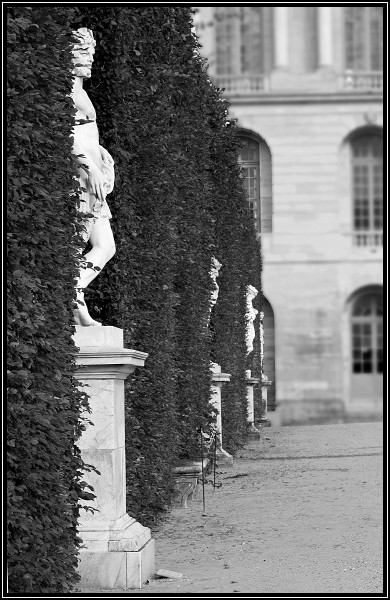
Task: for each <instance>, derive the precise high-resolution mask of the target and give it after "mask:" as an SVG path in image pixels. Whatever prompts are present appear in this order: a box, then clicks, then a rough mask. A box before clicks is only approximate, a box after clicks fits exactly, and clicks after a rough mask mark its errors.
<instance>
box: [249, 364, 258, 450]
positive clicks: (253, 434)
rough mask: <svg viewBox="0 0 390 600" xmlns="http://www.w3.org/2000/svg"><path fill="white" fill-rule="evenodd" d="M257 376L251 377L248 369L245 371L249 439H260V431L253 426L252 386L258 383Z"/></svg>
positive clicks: (253, 400) (253, 402)
mask: <svg viewBox="0 0 390 600" xmlns="http://www.w3.org/2000/svg"><path fill="white" fill-rule="evenodd" d="M259 381H260V379H259V378H258V377H252V374H251V372H250V371H247V372H246V398H247V407H248V438H249V439H250V440H260V431H259V430H258V429H257V428H256V427H255V407H254V404H255V399H254V387H255V385H257V384H258V383H259Z"/></svg>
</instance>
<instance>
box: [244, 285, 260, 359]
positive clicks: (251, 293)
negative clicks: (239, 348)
mask: <svg viewBox="0 0 390 600" xmlns="http://www.w3.org/2000/svg"><path fill="white" fill-rule="evenodd" d="M257 293H258V292H257V289H256V288H255V287H253V285H247V286H246V312H245V321H246V332H245V334H246V335H245V339H246V353H247V355H248V354H250V353H251V352H253V341H254V339H255V336H256V331H255V326H254V324H253V322H254V320H255V319H256V315H257V313H258V312H259V311H258V310H257V309H256V308H254V307H253V305H252V302H253V300H254V298H256V296H257Z"/></svg>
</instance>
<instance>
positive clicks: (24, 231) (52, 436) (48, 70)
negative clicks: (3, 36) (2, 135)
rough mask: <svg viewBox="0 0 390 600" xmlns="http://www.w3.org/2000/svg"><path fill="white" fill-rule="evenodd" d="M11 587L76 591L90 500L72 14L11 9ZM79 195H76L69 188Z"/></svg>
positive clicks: (37, 591)
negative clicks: (77, 282) (80, 372)
mask: <svg viewBox="0 0 390 600" xmlns="http://www.w3.org/2000/svg"><path fill="white" fill-rule="evenodd" d="M7 16H8V106H7V119H8V123H7V125H8V148H7V157H8V212H7V225H8V234H7V245H8V257H7V258H8V264H7V276H8V277H7V302H8V331H7V334H8V364H7V367H8V413H7V426H8V446H7V450H8V452H7V483H8V486H7V501H8V502H7V541H8V577H9V590H10V591H11V592H12V593H25V592H29V593H32V594H34V593H35V594H40V593H52V592H65V593H66V592H69V590H70V589H71V587H72V586H73V585H74V583H75V582H76V581H77V580H78V575H77V573H76V566H77V551H78V547H79V545H80V539H79V537H78V535H77V529H76V526H77V517H78V511H79V501H80V500H81V499H87V498H93V497H94V496H93V495H92V494H91V493H89V492H88V491H87V488H88V486H86V484H85V483H84V482H83V475H82V470H83V468H84V467H85V465H84V463H83V461H82V460H81V457H80V452H79V449H78V447H77V445H76V440H77V438H78V437H79V435H80V434H81V431H82V429H84V428H85V424H84V422H85V419H81V418H80V413H81V411H82V410H84V409H87V397H86V396H85V394H83V393H82V392H80V391H79V390H78V388H77V386H76V382H75V380H74V379H73V373H74V368H75V367H74V357H75V351H76V350H75V347H74V343H73V341H72V337H71V336H72V334H73V327H72V321H73V315H72V303H73V300H74V291H73V285H74V279H75V277H76V275H77V268H76V265H77V242H78V231H79V229H80V228H79V226H78V225H77V224H76V204H77V199H78V196H77V193H76V187H77V186H76V184H75V181H74V180H73V175H74V171H73V166H72V164H71V159H70V153H71V140H70V137H69V136H70V133H71V123H72V118H73V114H74V109H73V106H72V102H71V99H70V97H69V94H70V91H71V85H72V84H71V81H72V78H71V62H70V60H71V54H70V44H71V37H70V35H69V31H70V29H69V19H70V18H71V17H72V10H70V9H69V8H66V9H64V8H52V7H48V6H45V7H37V6H35V7H34V8H32V7H26V6H19V7H10V8H9V9H8V15H7ZM72 190H73V191H72Z"/></svg>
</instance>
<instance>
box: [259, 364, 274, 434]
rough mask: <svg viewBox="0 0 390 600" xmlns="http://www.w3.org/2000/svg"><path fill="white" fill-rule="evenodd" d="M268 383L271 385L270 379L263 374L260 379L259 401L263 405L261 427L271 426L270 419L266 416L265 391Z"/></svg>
mask: <svg viewBox="0 0 390 600" xmlns="http://www.w3.org/2000/svg"><path fill="white" fill-rule="evenodd" d="M270 385H272V381H270V380H269V379H268V377H267V376H266V375H263V377H262V380H261V403H262V405H263V407H264V412H263V414H262V415H261V418H260V423H261V426H262V427H271V421H270V420H269V419H268V418H267V391H268V388H269V386H270Z"/></svg>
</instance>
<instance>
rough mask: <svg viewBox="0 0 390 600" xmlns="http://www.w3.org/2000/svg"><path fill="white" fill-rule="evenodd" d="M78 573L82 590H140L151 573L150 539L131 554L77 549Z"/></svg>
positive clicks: (153, 557) (152, 563) (153, 553)
mask: <svg viewBox="0 0 390 600" xmlns="http://www.w3.org/2000/svg"><path fill="white" fill-rule="evenodd" d="M78 571H79V573H80V575H81V581H80V583H79V584H78V587H79V588H80V589H81V590H82V589H94V590H99V589H100V590H110V589H116V588H117V589H118V588H119V589H123V590H128V589H134V588H137V589H140V588H142V584H143V583H145V581H147V579H149V577H150V576H151V575H152V574H154V572H155V551H154V540H152V539H150V540H149V541H148V542H146V544H145V545H144V546H142V548H140V549H139V550H137V551H135V552H127V551H126V552H120V551H119V552H118V551H116V552H90V551H89V550H81V551H80V555H79V566H78Z"/></svg>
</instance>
